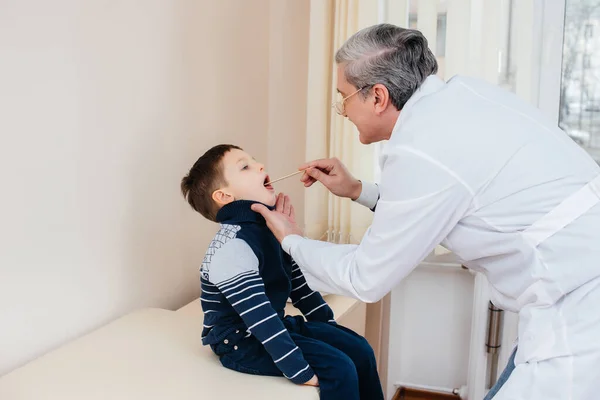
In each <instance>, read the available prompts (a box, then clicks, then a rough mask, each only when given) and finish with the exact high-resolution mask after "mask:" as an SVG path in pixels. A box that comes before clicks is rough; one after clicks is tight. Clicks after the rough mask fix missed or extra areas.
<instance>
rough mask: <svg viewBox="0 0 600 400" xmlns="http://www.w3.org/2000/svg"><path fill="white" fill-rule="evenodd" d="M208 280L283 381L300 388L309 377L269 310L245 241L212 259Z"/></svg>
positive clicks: (297, 351)
mask: <svg viewBox="0 0 600 400" xmlns="http://www.w3.org/2000/svg"><path fill="white" fill-rule="evenodd" d="M209 280H210V281H211V283H213V284H215V285H216V286H217V288H218V289H219V291H221V293H223V295H224V296H225V297H226V298H227V301H228V302H229V303H230V304H231V305H232V306H233V308H234V309H235V311H236V312H237V313H238V315H239V316H240V317H241V318H242V320H243V321H244V323H245V324H246V326H247V327H248V331H250V332H251V333H252V335H254V337H256V338H257V339H258V340H259V341H260V342H261V343H262V344H263V346H264V347H265V349H266V350H267V352H268V353H269V355H270V356H271V358H272V359H273V361H274V362H275V365H277V367H278V368H279V370H280V371H281V372H282V373H283V375H284V376H285V377H286V378H288V379H289V380H291V381H292V382H294V383H298V384H301V383H305V382H307V381H309V380H310V379H311V378H312V377H313V375H314V372H313V370H312V368H311V367H310V366H309V365H308V363H307V362H306V360H305V359H304V355H303V354H302V350H300V348H298V346H296V344H295V343H294V341H293V340H292V338H291V336H290V334H289V333H288V331H287V329H286V328H285V326H284V325H283V322H282V321H281V320H280V319H279V317H278V316H277V313H276V312H275V310H274V309H273V307H272V306H271V302H270V301H269V299H268V298H267V296H266V294H265V287H264V283H263V280H262V278H261V276H260V275H259V270H258V258H257V257H256V255H255V254H254V252H253V251H252V249H251V248H250V246H249V245H248V244H247V243H246V242H245V241H243V240H242V239H237V238H236V239H232V240H230V241H228V242H227V243H226V244H224V245H223V247H221V248H220V249H219V251H217V252H216V254H214V255H213V256H212V261H211V267H210V272H209Z"/></svg>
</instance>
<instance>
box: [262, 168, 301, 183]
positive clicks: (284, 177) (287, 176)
mask: <svg viewBox="0 0 600 400" xmlns="http://www.w3.org/2000/svg"><path fill="white" fill-rule="evenodd" d="M302 172H304V170H303V169H301V170H300V171H296V172H294V173H293V174H289V175H286V176H283V177H281V178H277V179H274V180H272V181H270V182H267V183H265V186H267V185H270V184H271V183H273V182H278V181H281V180H283V179H287V178H289V177H290V176H294V175H298V174H300V173H302Z"/></svg>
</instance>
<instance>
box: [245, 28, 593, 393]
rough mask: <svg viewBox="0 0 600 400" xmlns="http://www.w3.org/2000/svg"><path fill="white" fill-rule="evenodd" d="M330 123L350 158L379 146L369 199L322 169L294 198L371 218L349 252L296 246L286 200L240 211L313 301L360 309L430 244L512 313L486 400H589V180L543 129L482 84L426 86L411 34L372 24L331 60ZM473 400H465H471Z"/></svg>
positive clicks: (510, 99) (566, 145)
mask: <svg viewBox="0 0 600 400" xmlns="http://www.w3.org/2000/svg"><path fill="white" fill-rule="evenodd" d="M335 60H336V63H337V65H338V74H337V76H338V80H337V88H338V91H339V93H340V97H341V100H340V101H339V103H337V104H336V105H335V108H336V110H337V112H338V113H339V114H341V115H343V116H344V117H346V118H348V119H349V120H351V121H352V122H353V123H354V124H355V125H356V127H357V128H358V131H359V133H360V136H359V139H360V141H361V143H363V144H369V143H374V142H379V141H382V140H389V142H388V143H387V144H386V146H385V150H384V151H383V154H382V156H381V159H380V163H381V168H382V178H381V183H380V184H379V185H374V184H370V183H367V182H360V181H358V180H356V179H355V178H353V177H352V176H351V175H350V173H349V172H348V171H347V170H346V169H345V168H344V166H343V165H342V164H341V163H340V162H339V161H337V160H335V159H325V160H318V161H313V162H310V163H308V164H307V165H306V166H303V167H309V169H308V170H307V172H306V174H305V175H304V176H303V178H302V180H303V182H304V184H305V186H307V187H308V186H310V185H312V184H313V183H314V182H316V181H319V182H321V183H322V184H323V185H325V186H326V187H327V188H328V189H329V190H330V191H331V192H332V193H334V194H336V195H338V196H342V197H349V198H351V199H352V200H355V201H356V202H358V203H360V204H363V205H365V206H367V207H369V208H370V209H372V210H373V211H374V219H373V224H372V225H371V227H370V228H369V230H368V231H367V233H366V234H365V236H364V238H363V239H362V242H361V243H360V245H341V244H332V243H326V242H321V241H316V240H309V239H306V238H304V237H303V235H302V231H301V230H300V229H299V228H298V226H297V225H296V223H295V221H294V218H293V212H290V208H291V207H290V204H289V201H288V200H287V198H284V199H280V201H279V202H278V207H277V209H276V210H275V211H269V210H267V209H266V208H264V207H261V206H256V207H255V211H257V212H260V213H261V214H262V215H263V216H264V217H265V219H266V220H267V223H268V225H269V227H270V228H271V230H272V231H273V233H274V234H275V236H276V237H277V238H278V239H279V240H280V241H281V243H282V247H283V249H284V250H285V251H286V252H287V253H289V254H290V255H291V256H292V257H293V258H294V259H295V260H296V261H297V263H298V264H299V265H300V267H301V268H302V271H303V273H304V274H305V276H306V279H307V280H308V282H309V284H310V285H311V286H312V287H313V289H315V290H322V291H325V292H330V293H339V294H343V295H347V296H353V297H355V298H357V299H360V300H362V301H366V302H375V301H377V300H379V299H381V298H382V297H383V296H384V295H385V294H386V293H388V292H389V291H390V290H391V289H392V288H394V287H395V286H396V285H398V283H399V282H400V281H401V280H402V279H403V278H405V277H406V276H407V275H408V274H409V273H410V272H411V271H412V270H413V269H414V268H415V267H416V266H417V265H418V264H419V262H420V261H422V260H423V259H424V258H425V256H426V255H427V254H429V253H430V252H431V251H432V250H433V249H434V247H435V246H436V245H437V244H439V243H442V244H443V245H444V246H445V247H446V248H448V249H450V250H451V251H453V252H454V253H455V254H456V255H457V256H458V257H460V258H461V260H463V261H464V264H465V265H466V266H468V267H469V268H471V269H473V270H475V271H478V272H481V273H483V274H484V275H485V276H486V277H487V278H488V280H489V282H490V286H491V292H492V301H493V302H494V304H496V305H497V306H498V307H500V308H503V309H505V310H510V311H513V312H517V313H519V343H518V347H517V350H516V353H515V354H513V358H512V359H511V361H510V362H509V365H508V366H507V369H506V370H505V372H504V374H503V376H502V378H501V379H500V380H499V382H498V384H497V386H496V387H494V388H493V389H492V390H491V391H490V393H489V394H488V397H487V398H492V397H493V398H494V400H508V399H528V400H542V399H543V400H550V399H557V400H558V399H560V400H566V399H574V400H587V399H599V398H600V168H599V167H598V165H596V163H595V162H594V161H593V160H592V159H591V158H590V157H589V156H588V155H587V154H586V153H585V152H584V151H583V150H582V149H581V148H579V147H578V146H577V145H576V144H575V143H574V142H573V141H572V140H571V139H570V138H568V137H567V136H566V135H565V134H564V132H563V131H561V130H560V129H558V128H557V126H556V125H557V124H556V122H555V121H552V120H549V119H547V118H545V117H544V116H543V115H542V114H541V112H540V111H539V110H537V109H536V108H534V107H532V106H530V105H529V104H527V103H525V102H524V101H521V100H520V99H519V98H518V97H516V96H514V95H512V94H511V93H509V92H506V91H504V90H502V89H500V88H497V87H495V86H493V85H490V84H487V83H485V82H482V81H479V80H476V79H471V78H466V77H454V78H452V79H451V80H449V81H448V82H444V81H442V80H441V79H439V78H438V77H437V76H435V73H436V71H437V63H436V60H435V58H434V56H433V54H432V53H431V51H430V50H429V49H428V47H427V41H426V39H425V38H424V37H423V35H422V34H421V33H420V32H418V31H414V30H407V29H402V28H399V27H396V26H393V25H388V24H382V25H376V26H373V27H369V28H366V29H363V30H361V31H359V32H358V33H356V34H355V35H353V36H352V37H351V38H350V39H348V41H347V42H346V43H344V45H343V46H342V47H341V48H340V49H339V50H338V52H337V54H336V56H335ZM472 400H477V399H472Z"/></svg>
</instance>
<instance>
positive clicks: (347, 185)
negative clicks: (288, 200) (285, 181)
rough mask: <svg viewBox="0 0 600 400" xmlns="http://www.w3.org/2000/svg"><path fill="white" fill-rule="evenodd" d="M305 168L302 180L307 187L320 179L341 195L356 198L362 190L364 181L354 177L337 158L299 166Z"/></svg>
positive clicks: (330, 189) (334, 192) (332, 190)
mask: <svg viewBox="0 0 600 400" xmlns="http://www.w3.org/2000/svg"><path fill="white" fill-rule="evenodd" d="M299 169H300V170H302V169H304V170H305V171H304V174H302V178H300V181H302V183H304V186H305V187H310V186H312V185H313V183H315V182H316V181H319V182H321V183H322V184H323V186H325V187H326V188H327V189H329V191H330V192H331V193H333V194H335V195H336V196H339V197H348V198H350V199H352V200H356V199H357V198H358V197H359V196H360V192H361V191H362V183H361V182H360V181H359V180H358V179H356V178H354V177H353V176H352V174H350V172H349V171H348V169H347V168H346V166H344V164H342V162H341V161H340V160H338V159H337V158H335V157H334V158H324V159H321V160H315V161H311V162H309V163H306V164H304V165H302V166H300V168H299Z"/></svg>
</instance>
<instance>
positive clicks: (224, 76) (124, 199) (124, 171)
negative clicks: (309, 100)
mask: <svg viewBox="0 0 600 400" xmlns="http://www.w3.org/2000/svg"><path fill="white" fill-rule="evenodd" d="M272 7H274V5H273V4H272V1H271V2H270V1H269V0H253V1H252V2H245V1H236V0H219V1H212V0H202V1H200V0H186V1H184V0H180V1H163V0H121V1H110V0H86V1H78V0H54V1H52V2H49V1H45V0H4V1H2V2H1V3H0V60H1V61H0V110H1V111H0V113H1V115H2V116H1V117H0V139H1V142H0V143H1V145H0V184H1V187H2V192H1V196H0V375H2V374H3V373H6V372H8V371H9V370H11V369H12V368H14V367H16V366H19V365H22V364H23V363H24V362H26V361H28V360H31V359H33V358H34V357H36V356H38V355H40V354H42V353H44V352H46V351H48V350H49V349H52V348H54V347H56V346H58V345H59V344H61V343H64V342H65V341H67V340H69V339H71V338H74V337H76V336H79V335H81V334H83V333H85V332H88V331H89V330H91V329H93V328H95V327H97V326H99V325H101V324H103V323H105V322H107V321H109V320H112V319H114V318H115V317H118V316H120V315H122V314H124V313H126V312H128V311H130V310H132V309H135V308H139V307H144V306H159V307H165V308H175V307H178V306H180V305H182V304H184V303H186V302H188V301H190V300H192V299H193V298H195V297H196V296H197V295H198V294H199V288H198V286H199V285H198V266H199V264H200V262H201V260H202V256H203V254H204V251H205V249H206V246H207V244H208V241H209V240H210V238H211V237H212V234H213V232H214V231H215V225H214V224H211V223H208V222H206V221H204V220H203V219H202V217H200V216H199V215H196V214H195V213H193V212H192V211H191V209H190V208H189V207H188V206H187V204H186V203H185V202H184V200H183V199H182V197H181V195H180V193H179V181H180V179H181V177H182V176H183V174H184V173H185V172H187V169H188V168H189V167H190V166H191V165H192V163H193V162H194V161H195V160H196V158H197V157H198V156H199V155H200V154H201V153H202V152H203V151H205V150H206V149H207V148H208V147H210V146H212V145H214V144H217V143H222V142H233V143H235V144H238V145H241V146H243V147H244V148H245V149H247V150H248V151H249V152H250V153H252V154H253V155H255V157H256V158H258V159H261V160H265V161H267V160H274V161H275V162H276V163H277V168H278V169H280V171H277V172H284V169H285V171H286V172H287V170H288V169H289V168H295V167H296V165H297V163H298V162H300V161H301V160H302V159H303V154H304V148H303V147H302V148H301V149H299V150H296V149H295V147H294V146H295V144H296V142H297V141H302V140H303V139H302V137H300V138H294V139H293V142H292V143H293V144H294V146H287V143H286V140H285V139H281V138H279V139H277V142H276V143H277V145H276V146H274V147H269V146H267V144H268V141H267V139H268V138H269V137H271V138H272V136H271V134H270V133H269V132H270V131H269V121H270V120H271V119H273V118H274V117H273V116H270V113H269V93H270V90H269V86H270V84H271V83H272V82H271V80H270V79H269V68H270V67H271V66H272V61H270V60H269V47H270V41H269V30H270V26H271V24H270V20H269V18H270V15H271V11H272V10H271V8H272ZM284 7H296V9H299V11H302V12H298V13H297V14H298V15H297V16H298V17H299V18H303V16H304V15H306V20H305V22H304V24H303V23H302V22H301V21H293V22H292V23H291V24H284V25H286V26H288V28H289V29H292V30H293V31H290V32H288V33H286V35H291V36H293V37H296V36H297V33H295V30H298V31H303V30H307V29H308V25H307V24H308V11H307V10H304V11H303V9H302V7H300V6H292V2H291V1H286V2H285V6H284ZM305 8H306V7H305ZM297 11H298V10H297ZM303 12H304V14H303ZM291 14H292V13H291V12H289V10H287V11H286V10H284V12H283V16H284V17H285V18H291V16H292V15H291ZM271 34H277V32H272V33H271ZM306 40H308V39H306ZM300 44H302V43H301V41H300ZM285 54H287V55H290V54H291V53H290V52H286V53H285ZM292 55H293V54H292ZM295 57H298V58H299V59H301V58H302V57H305V55H303V54H302V51H299V52H298V53H297V55H295ZM288 62H289V61H288ZM295 72H297V71H293V70H286V72H285V73H284V74H283V76H284V77H286V76H287V77H289V76H290V75H291V74H292V73H295ZM286 74H287V75H286ZM296 79H298V80H299V82H297V83H296V84H295V85H296V86H299V85H302V79H304V80H306V77H305V76H302V74H300V76H298V77H296ZM304 84H305V81H304ZM296 86H294V87H296ZM281 90H282V91H283V92H285V91H286V88H285V87H282V88H281ZM294 90H295V91H297V88H296V89H294ZM299 102H300V103H302V98H301V99H300V100H299ZM287 106H288V107H291V110H292V111H287V112H288V113H289V115H288V116H287V117H286V118H289V119H290V120H291V121H296V120H297V119H300V120H302V118H303V117H302V116H301V117H298V115H297V114H296V113H298V112H299V113H301V112H302V110H299V111H298V110H296V109H295V108H294V104H293V103H289V104H287ZM294 110H296V111H294ZM284 112H285V111H284ZM279 124H280V127H281V122H279ZM292 131H293V132H294V133H295V134H296V135H301V134H302V132H303V131H304V127H303V126H301V127H300V128H299V129H295V130H292ZM286 134H287V133H285V132H282V135H286ZM286 146H287V147H286ZM282 147H286V148H285V151H287V152H289V154H290V158H289V160H290V161H293V165H285V166H284V164H285V163H284V160H283V159H281V157H280V155H276V156H273V157H270V156H269V152H282ZM293 189H294V190H297V189H295V188H293ZM298 197H299V200H301V199H302V198H301V196H298Z"/></svg>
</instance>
